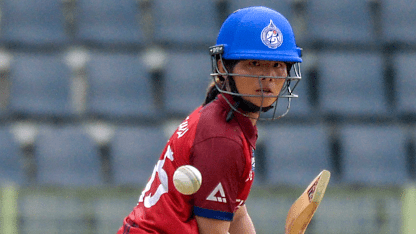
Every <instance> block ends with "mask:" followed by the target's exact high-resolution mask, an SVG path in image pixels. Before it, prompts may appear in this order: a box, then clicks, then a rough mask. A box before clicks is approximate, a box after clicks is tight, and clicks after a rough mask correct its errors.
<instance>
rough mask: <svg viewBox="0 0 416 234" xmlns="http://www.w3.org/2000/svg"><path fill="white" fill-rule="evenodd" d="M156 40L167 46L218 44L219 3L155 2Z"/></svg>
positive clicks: (177, 0)
mask: <svg viewBox="0 0 416 234" xmlns="http://www.w3.org/2000/svg"><path fill="white" fill-rule="evenodd" d="M152 12H153V16H154V18H153V19H154V38H153V40H154V41H156V42H158V43H163V44H173V45H178V44H183V45H186V46H190V45H193V44H197V45H204V46H211V45H214V44H215V40H216V36H217V34H218V30H219V29H220V26H221V25H220V23H219V22H218V21H219V18H218V11H217V9H216V6H215V1H198V2H190V1H187V0H176V1H171V0H154V1H152Z"/></svg>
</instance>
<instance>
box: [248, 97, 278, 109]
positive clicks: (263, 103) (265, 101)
mask: <svg viewBox="0 0 416 234" xmlns="http://www.w3.org/2000/svg"><path fill="white" fill-rule="evenodd" d="M276 100H277V97H258V98H255V100H253V101H252V103H254V104H255V105H256V106H259V107H262V108H267V107H270V106H271V105H273V103H275V102H276Z"/></svg>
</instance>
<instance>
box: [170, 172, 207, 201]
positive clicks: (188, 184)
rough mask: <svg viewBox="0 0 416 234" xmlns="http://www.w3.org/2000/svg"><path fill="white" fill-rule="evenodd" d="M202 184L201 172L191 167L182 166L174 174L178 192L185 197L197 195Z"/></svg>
mask: <svg viewBox="0 0 416 234" xmlns="http://www.w3.org/2000/svg"><path fill="white" fill-rule="evenodd" d="M201 183H202V176H201V172H199V170H198V169H196V168H195V167H194V166H191V165H184V166H180V167H178V169H176V171H175V173H174V174H173V184H174V185H175V188H176V190H178V191H179V192H180V193H182V194H185V195H191V194H194V193H196V192H197V191H198V190H199V188H200V187H201Z"/></svg>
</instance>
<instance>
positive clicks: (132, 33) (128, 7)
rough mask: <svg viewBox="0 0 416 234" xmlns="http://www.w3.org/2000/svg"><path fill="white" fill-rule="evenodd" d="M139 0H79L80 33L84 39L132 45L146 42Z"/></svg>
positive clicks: (118, 44)
mask: <svg viewBox="0 0 416 234" xmlns="http://www.w3.org/2000/svg"><path fill="white" fill-rule="evenodd" d="M140 14H141V12H140V7H139V3H138V1H136V0H119V1H112V0H104V1H95V0H79V1H77V17H76V21H77V25H78V28H77V33H76V36H75V38H76V40H77V41H78V42H80V43H86V44H89V45H91V44H95V45H103V46H120V45H121V46H123V45H124V46H126V45H127V46H131V45H133V46H134V45H140V44H142V43H143V42H144V35H143V32H142V28H141V26H140Z"/></svg>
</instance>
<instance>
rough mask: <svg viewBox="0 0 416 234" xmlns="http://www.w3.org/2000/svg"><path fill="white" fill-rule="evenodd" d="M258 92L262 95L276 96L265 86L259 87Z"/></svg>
mask: <svg viewBox="0 0 416 234" xmlns="http://www.w3.org/2000/svg"><path fill="white" fill-rule="evenodd" d="M256 93H258V94H260V95H262V96H276V95H275V94H274V93H273V92H272V90H271V89H269V88H263V89H257V90H256Z"/></svg>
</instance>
